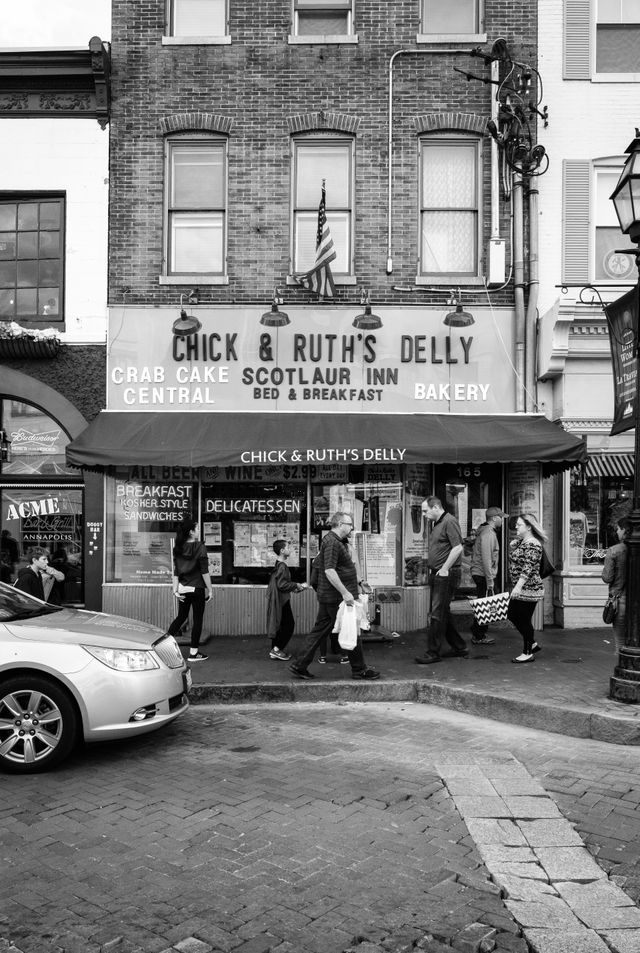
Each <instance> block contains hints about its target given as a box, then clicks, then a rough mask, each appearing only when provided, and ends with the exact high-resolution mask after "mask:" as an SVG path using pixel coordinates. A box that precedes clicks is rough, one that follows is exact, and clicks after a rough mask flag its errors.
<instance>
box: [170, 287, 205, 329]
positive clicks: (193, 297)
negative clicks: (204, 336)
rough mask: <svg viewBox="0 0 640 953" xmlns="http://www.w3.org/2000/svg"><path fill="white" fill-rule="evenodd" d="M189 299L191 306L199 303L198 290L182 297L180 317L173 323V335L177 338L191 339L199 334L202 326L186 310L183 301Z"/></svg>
mask: <svg viewBox="0 0 640 953" xmlns="http://www.w3.org/2000/svg"><path fill="white" fill-rule="evenodd" d="M185 298H186V299H187V301H189V303H190V304H197V303H198V289H197V288H194V289H193V291H190V292H189V293H188V294H186V295H185V294H181V295H180V317H179V318H176V320H175V321H174V322H173V329H172V330H173V333H174V334H175V335H176V337H189V336H190V335H191V334H197V333H198V331H199V330H200V328H201V327H202V324H201V323H200V321H198V319H197V318H196V317H194V315H192V314H187V312H186V311H185V310H184V306H183V301H184V299H185Z"/></svg>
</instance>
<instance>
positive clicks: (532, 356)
mask: <svg viewBox="0 0 640 953" xmlns="http://www.w3.org/2000/svg"><path fill="white" fill-rule="evenodd" d="M527 184H528V192H529V300H528V301H527V316H526V328H525V331H526V339H525V341H526V348H525V360H526V373H525V401H526V407H527V411H533V410H535V409H536V406H537V398H536V367H537V350H536V348H537V342H536V338H537V334H536V331H537V322H538V295H539V290H540V279H539V273H538V255H539V245H538V189H537V188H534V187H532V180H531V178H529V179H528V180H527Z"/></svg>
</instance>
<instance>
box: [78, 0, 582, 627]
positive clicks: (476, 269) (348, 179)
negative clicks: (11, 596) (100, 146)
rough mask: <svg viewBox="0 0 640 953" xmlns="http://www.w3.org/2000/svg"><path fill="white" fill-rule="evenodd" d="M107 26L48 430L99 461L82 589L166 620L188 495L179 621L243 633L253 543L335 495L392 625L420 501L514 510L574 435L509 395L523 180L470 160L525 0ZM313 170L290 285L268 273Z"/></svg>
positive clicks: (285, 243)
mask: <svg viewBox="0 0 640 953" xmlns="http://www.w3.org/2000/svg"><path fill="white" fill-rule="evenodd" d="M112 24H113V25H112V41H113V42H112V90H113V108H112V118H111V128H110V136H111V147H110V156H111V158H110V233H109V248H110V256H109V305H110V308H109V312H110V314H109V341H108V349H107V352H108V357H107V410H106V411H105V412H104V413H103V414H101V415H100V416H99V418H98V419H97V420H96V421H95V422H94V424H92V425H91V426H90V427H89V428H88V430H87V432H86V433H85V434H83V435H82V437H81V438H80V439H79V440H76V441H75V442H74V444H73V445H72V447H71V448H70V453H71V459H72V460H73V461H74V462H75V463H76V464H77V465H82V466H90V467H97V468H102V469H104V470H105V472H106V476H105V498H106V508H105V533H104V539H103V540H102V539H101V540H100V543H102V542H103V543H104V551H105V568H104V586H103V599H104V606H105V608H107V609H112V610H116V611H120V612H123V613H124V614H129V615H134V616H138V617H139V618H144V619H148V620H151V621H155V622H158V624H166V622H167V620H168V618H169V617H170V615H171V612H172V603H171V589H170V585H169V583H170V577H171V540H172V538H173V536H172V534H173V532H174V531H175V527H176V523H177V521H178V520H179V519H180V518H181V516H182V515H184V513H185V512H191V513H193V514H194V515H195V516H196V517H197V519H198V521H199V524H200V527H201V530H202V536H203V539H204V541H205V543H206V545H207V550H208V552H209V568H210V573H211V577H212V580H213V582H214V584H215V586H216V590H217V592H216V597H215V600H214V601H215V612H213V611H211V610H209V609H208V610H207V612H208V613H209V616H208V618H207V626H208V628H209V631H210V632H211V633H213V634H217V633H229V632H231V633H234V634H244V633H251V632H259V631H262V629H263V627H264V585H265V583H266V581H267V579H268V576H269V572H270V569H271V566H272V562H273V552H272V548H271V544H272V542H273V541H274V540H275V539H276V538H279V537H283V536H284V537H286V538H287V539H288V540H289V542H290V546H291V551H292V555H291V557H290V560H289V562H290V566H291V568H292V573H293V576H294V578H296V579H300V580H303V579H306V578H308V574H309V567H310V562H311V560H312V559H313V557H314V555H315V553H316V552H317V549H318V546H319V543H320V540H321V537H322V534H323V532H325V531H326V525H327V518H328V516H329V514H330V513H331V512H332V511H335V510H336V509H345V510H347V511H349V512H351V513H352V514H353V516H354V523H355V526H356V532H355V549H356V554H357V556H358V560H359V563H360V567H361V572H362V575H363V576H366V577H367V578H368V580H369V582H370V583H371V584H372V585H373V587H374V589H375V593H376V597H375V601H376V604H377V611H376V619H377V622H378V624H379V625H380V626H381V631H382V630H385V631H386V630H389V629H399V628H403V629H405V630H406V629H411V628H418V627H420V626H422V625H423V624H424V620H425V616H426V611H427V607H428V588H427V585H426V584H427V569H426V553H427V546H428V539H427V533H426V527H425V526H424V523H423V522H422V521H421V518H420V502H421V500H422V498H423V497H424V496H426V495H427V494H428V493H431V492H434V491H436V492H437V493H439V494H440V495H441V497H442V498H443V500H444V501H445V503H446V505H447V507H448V508H449V509H450V510H451V511H452V512H454V513H455V514H456V516H457V517H458V519H459V520H460V523H461V526H462V529H463V532H464V533H465V535H467V534H471V533H472V531H473V530H474V528H475V527H476V526H477V525H478V524H479V523H480V522H481V521H482V519H483V517H484V513H485V510H486V508H487V506H489V505H499V506H503V507H504V508H508V509H509V511H510V512H511V513H512V514H516V513H517V512H520V511H522V510H523V509H526V508H529V509H531V510H536V511H537V512H538V513H539V514H541V513H542V511H543V509H544V508H545V507H544V506H543V498H544V499H545V500H546V497H547V496H548V495H549V493H550V490H549V484H550V481H549V480H545V477H547V476H549V475H550V474H551V473H554V472H556V471H557V470H559V469H560V470H561V469H563V468H564V467H566V466H569V465H570V463H571V461H572V460H574V459H576V458H577V457H579V456H580V453H581V452H582V450H581V444H580V442H579V441H578V440H577V439H576V438H573V437H569V438H567V436H566V435H565V434H563V432H562V431H561V430H560V429H559V428H557V427H555V426H554V425H553V424H552V423H551V422H550V421H549V420H547V419H546V418H545V417H544V415H542V414H539V413H535V412H532V411H535V410H536V406H535V395H534V393H533V392H534V390H535V383H532V381H531V380H530V379H529V381H528V383H529V386H527V375H529V378H530V377H531V366H532V361H533V353H534V350H535V348H534V346H532V342H531V340H530V331H529V328H530V327H531V326H533V325H534V324H535V321H534V319H532V318H531V316H530V315H527V313H526V293H525V292H526V291H527V290H528V288H527V282H528V281H529V269H528V268H525V260H524V258H525V255H524V253H525V249H526V248H527V247H528V234H529V233H528V228H527V220H528V218H527V210H528V194H529V193H528V191H527V190H523V189H522V187H521V182H520V181H519V180H518V181H517V182H516V184H515V187H513V188H512V185H513V179H514V177H513V175H512V171H511V172H509V170H508V169H506V168H505V167H504V165H503V164H501V162H500V158H499V144H500V143H501V142H502V141H503V139H504V140H505V141H506V139H508V140H509V142H511V143H512V144H513V142H516V143H517V141H518V137H517V136H516V137H515V139H514V136H513V128H512V127H513V125H514V123H515V124H516V125H517V124H519V126H518V128H520V127H522V129H525V131H526V130H529V132H528V133H526V134H527V135H529V139H528V140H526V135H525V133H522V135H521V140H522V142H524V143H525V145H526V146H527V148H528V149H531V147H532V146H533V143H534V142H535V115H534V113H531V115H529V114H527V115H526V116H525V115H524V112H522V113H521V116H520V118H518V119H514V120H513V122H511V119H509V116H508V115H507V113H508V111H509V108H510V107H509V106H508V101H509V100H508V95H507V92H506V90H507V89H509V88H511V86H510V84H512V83H515V87H514V93H515V94H516V95H517V96H520V93H521V92H522V90H523V89H525V88H526V87H527V84H530V83H531V81H532V79H533V80H534V83H535V71H532V70H529V68H528V67H527V66H526V64H527V63H529V62H535V57H536V28H537V23H536V8H535V6H533V7H532V6H531V5H526V4H521V3H516V4H515V5H505V4H498V3H495V4H492V3H487V4H485V5H482V4H479V3H470V4H466V5H463V6H462V7H461V8H460V9H455V10H452V9H450V8H449V7H448V6H447V5H445V4H441V5H439V4H438V3H434V2H433V0H424V2H422V3H420V2H419V0H414V2H411V3H408V2H397V3H393V4H382V3H378V2H367V0H362V2H350V0H335V2H332V3H330V2H328V0H322V2H320V0H318V2H315V0H293V2H290V0H277V2H275V0H269V2H259V3H253V2H251V3H250V2H248V0H243V2H235V0H230V2H229V3H227V4H224V3H215V2H212V3H210V4H202V3H200V4H193V3H190V2H189V0H171V2H166V3H165V2H163V0H157V2H147V3H144V4H138V3H131V2H124V0H115V2H114V3H113V20H112ZM512 74H513V77H514V78H512ZM515 77H517V79H516V78H515ZM498 87H499V88H500V90H501V95H502V100H501V101H500V102H498V97H497V96H496V95H495V92H496V90H497V89H498ZM501 109H502V113H501V112H500V110H501ZM505 109H506V110H507V112H506V113H505ZM514 115H515V114H514ZM505 116H506V117H507V119H505ZM532 117H533V118H532ZM491 119H494V120H495V121H496V127H495V129H494V133H495V135H494V137H493V139H492V138H491V137H489V136H488V135H487V134H486V131H487V123H488V122H489V121H490V120H491ZM505 130H506V132H505ZM531 130H533V133H532V132H531ZM503 133H504V135H503ZM507 133H508V135H507ZM531 135H533V136H534V138H531ZM323 181H324V183H325V187H326V217H327V221H328V225H329V228H330V232H331V236H332V239H333V245H334V251H335V258H334V259H333V260H332V263H331V270H332V273H333V279H334V281H335V293H334V294H333V295H331V296H329V295H328V296H325V297H322V296H321V297H320V298H318V296H317V295H314V294H313V293H311V292H310V291H308V290H306V289H305V288H304V287H302V286H301V285H300V283H299V282H298V281H297V280H296V278H295V277H294V275H301V274H305V273H309V272H310V271H312V270H313V267H314V262H315V260H316V230H317V227H318V217H319V216H318V205H319V201H320V198H321V194H322V184H323ZM507 184H508V185H509V187H508V188H506V189H504V190H503V188H501V185H502V186H503V187H504V186H506V185H507ZM523 198H524V201H523ZM270 306H271V309H272V310H271V311H269V308H270ZM363 308H364V311H363ZM283 312H284V313H283ZM179 316H180V320H179V321H177V320H176V319H178V318H179ZM545 487H546V489H545ZM543 515H544V518H545V520H546V521H547V522H548V523H549V524H550V523H551V521H552V512H551V508H549V512H544V514H543ZM509 531H510V530H505V532H509ZM506 540H507V536H505V540H504V542H505V543H506ZM500 573H501V577H502V576H503V574H504V566H502V567H501V569H500ZM472 587H473V582H472V580H471V577H470V573H469V566H468V561H467V563H466V564H465V563H463V568H462V580H461V592H462V593H464V592H469V591H471V589H472ZM298 605H299V610H298V624H299V626H300V627H301V628H303V629H304V628H305V627H306V626H308V625H309V624H310V622H311V619H312V616H313V611H314V609H313V606H314V600H313V597H312V594H307V595H305V596H304V597H301V598H300V601H299V603H298ZM541 618H542V617H541ZM541 618H540V621H541Z"/></svg>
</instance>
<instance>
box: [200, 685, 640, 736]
mask: <svg viewBox="0 0 640 953" xmlns="http://www.w3.org/2000/svg"><path fill="white" fill-rule="evenodd" d="M189 697H190V700H191V702H192V704H194V705H239V704H262V703H265V702H271V703H278V702H279V703H291V702H419V703H421V704H426V705H436V706H438V707H440V708H448V709H450V710H452V711H459V712H463V713H465V714H468V715H477V716H478V717H481V718H490V719H492V720H493V721H500V722H503V723H505V724H508V725H520V726H522V727H524V728H537V729H539V730H541V731H549V732H552V733H554V734H560V735H568V736H569V737H572V738H591V739H593V740H594V741H604V742H607V743H609V744H618V745H640V724H638V723H637V721H636V720H633V721H632V720H630V719H626V718H622V717H620V718H617V717H615V716H614V715H601V714H594V713H593V712H589V711H583V710H581V709H578V708H561V707H559V706H554V705H543V704H539V703H537V702H535V701H526V700H523V699H515V698H504V697H501V696H499V695H490V694H487V693H485V692H478V691H472V690H469V689H461V688H452V687H450V686H444V685H438V684H434V683H431V682H425V681H423V680H416V681H413V680H406V679H403V680H386V681H385V680H381V681H379V682H369V683H366V684H363V683H362V682H349V681H335V682H317V683H310V682H299V681H293V680H292V681H291V682H289V683H286V684H283V683H280V682H258V683H256V682H249V683H244V684H235V685H215V684H212V685H194V686H193V688H192V690H191V692H190V696H189Z"/></svg>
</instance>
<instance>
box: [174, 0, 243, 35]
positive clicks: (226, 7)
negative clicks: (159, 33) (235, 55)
mask: <svg viewBox="0 0 640 953" xmlns="http://www.w3.org/2000/svg"><path fill="white" fill-rule="evenodd" d="M179 4H180V0H166V7H165V33H164V36H163V37H162V45H163V46H196V45H197V46H207V45H209V46H215V45H224V44H229V43H231V37H230V35H229V0H225V2H224V26H223V29H222V32H220V33H214V34H211V33H205V32H204V31H203V32H201V33H197V34H194V35H186V34H176V32H175V30H176V27H175V21H176V7H177V6H178V5H179Z"/></svg>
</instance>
